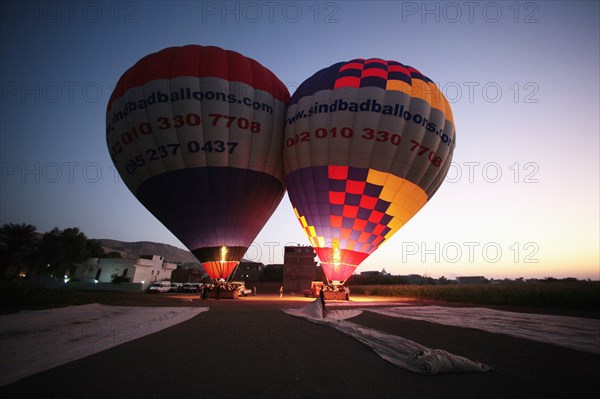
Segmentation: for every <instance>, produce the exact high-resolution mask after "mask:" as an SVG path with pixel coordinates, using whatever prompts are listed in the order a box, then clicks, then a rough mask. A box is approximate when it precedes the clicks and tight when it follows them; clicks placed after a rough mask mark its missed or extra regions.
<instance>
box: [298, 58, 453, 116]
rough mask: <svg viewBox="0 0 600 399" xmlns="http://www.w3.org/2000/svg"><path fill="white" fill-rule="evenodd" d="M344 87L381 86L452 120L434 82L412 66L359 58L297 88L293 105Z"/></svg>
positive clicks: (450, 112)
mask: <svg viewBox="0 0 600 399" xmlns="http://www.w3.org/2000/svg"><path fill="white" fill-rule="evenodd" d="M342 87H353V88H364V87H378V88H381V89H385V90H392V91H400V92H403V93H405V94H408V95H409V96H411V97H416V98H420V99H422V100H424V101H426V102H427V103H429V105H431V107H433V108H436V109H439V110H442V111H443V112H444V113H445V114H446V118H448V120H453V119H452V111H451V109H450V105H449V104H448V102H447V100H446V98H445V97H444V95H443V94H442V92H441V91H440V90H439V88H438V87H437V86H436V84H435V83H434V82H433V81H432V80H431V79H429V78H428V77H427V76H425V75H423V74H422V73H421V72H419V71H418V70H417V69H415V68H413V67H410V66H408V65H404V64H402V63H400V62H398V61H391V60H382V59H380V58H369V59H362V58H357V59H354V60H350V61H347V62H339V63H337V64H333V65H331V66H330V67H328V68H325V69H322V70H321V71H319V72H317V73H316V74H314V75H313V76H312V77H310V78H309V79H307V80H306V81H305V82H303V83H302V84H301V85H300V87H298V89H297V90H296V91H295V92H294V95H293V96H292V99H291V101H290V105H293V104H296V103H297V102H298V101H299V100H300V99H301V98H303V97H306V96H313V95H314V94H315V93H316V92H318V91H320V90H335V89H339V88H342Z"/></svg>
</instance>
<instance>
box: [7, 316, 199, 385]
mask: <svg viewBox="0 0 600 399" xmlns="http://www.w3.org/2000/svg"><path fill="white" fill-rule="evenodd" d="M207 310H208V308H206V307H201V308H198V307H164V308H161V307H157V308H148V307H132V306H106V305H100V304H90V305H82V306H68V307H64V308H58V309H49V310H36V311H21V312H19V313H15V314H9V315H3V316H0V386H2V385H6V384H9V383H11V382H14V381H17V380H19V379H21V378H24V377H27V376H29V375H32V374H35V373H38V372H40V371H44V370H48V369H50V368H52V367H56V366H58V365H61V364H64V363H68V362H71V361H73V360H77V359H81V358H83V357H86V356H89V355H91V354H94V353H97V352H100V351H103V350H105V349H108V348H111V347H113V346H116V345H120V344H122V343H125V342H128V341H131V340H134V339H136V338H140V337H143V336H145V335H148V334H152V333H155V332H157V331H160V330H162V329H165V328H167V327H171V326H173V325H175V324H178V323H181V322H183V321H186V320H189V319H191V318H192V317H194V316H196V315H198V314H200V313H202V312H206V311H207Z"/></svg>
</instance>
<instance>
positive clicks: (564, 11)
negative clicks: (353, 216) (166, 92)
mask: <svg viewBox="0 0 600 399" xmlns="http://www.w3.org/2000/svg"><path fill="white" fill-rule="evenodd" d="M599 4H600V3H599V2H597V1H581V2H576V1H569V2H560V1H547V2H546V1H529V2H512V1H510V2H478V1H475V2H450V3H445V2H420V1H417V2H412V1H398V2H392V1H389V2H367V1H363V2H361V1H348V2H314V1H306V2H285V1H283V2H280V1H273V2H262V1H259V2H248V3H245V2H189V1H188V2H178V1H153V2H135V1H129V2H116V1H107V2H104V1H96V2H95V1H82V2H78V1H69V2H62V1H60V2H58V1H57V2H20V1H14V2H4V1H3V2H2V3H0V33H1V36H0V51H1V52H0V79H1V87H0V90H1V93H0V101H1V108H0V134H1V136H0V161H1V176H0V177H1V191H0V224H4V223H29V224H32V225H34V226H36V227H37V229H38V231H39V232H45V231H48V230H51V229H52V228H53V227H55V226H57V227H59V228H61V229H64V228H67V227H79V228H80V229H81V230H82V231H83V232H84V233H85V234H86V235H87V236H88V237H90V238H111V239H118V240H122V241H154V242H163V243H168V244H172V245H175V246H178V247H181V248H183V244H181V242H179V241H178V240H177V239H176V238H175V237H174V236H173V235H172V234H171V233H170V232H169V231H168V230H167V229H166V228H165V227H164V226H162V224H161V223H160V222H159V221H158V220H157V219H156V218H154V216H152V215H151V214H150V213H149V212H148V211H147V210H146V209H145V208H144V207H143V206H142V205H141V204H140V203H139V202H138V201H137V200H136V198H135V197H134V196H133V195H132V194H131V193H130V191H129V190H128V189H127V187H126V186H125V185H124V183H123V182H122V181H121V180H120V179H119V177H118V174H117V172H116V170H115V169H114V167H113V166H112V162H111V159H110V157H109V153H108V150H107V148H106V143H105V112H106V105H107V102H108V99H109V97H110V94H111V93H112V89H113V88H114V85H115V84H116V82H117V80H118V79H119V77H120V76H121V75H122V74H123V72H125V71H126V70H127V69H128V68H129V67H131V66H132V65H133V64H134V63H135V62H137V61H138V60H139V59H140V58H142V57H143V56H145V55H147V54H150V53H153V52H156V51H159V50H161V49H163V48H165V47H171V46H181V45H186V44H199V45H215V46H219V47H222V48H225V49H228V50H234V51H237V52H240V53H241V54H243V55H245V56H247V57H251V58H254V59H256V60H257V61H259V62H260V63H261V64H263V65H264V66H265V67H267V68H269V69H270V70H271V71H273V72H274V73H275V74H276V75H277V76H278V77H279V79H281V81H283V82H284V83H285V84H286V85H287V87H288V89H289V91H290V93H293V92H294V90H295V89H296V87H297V86H298V85H299V84H300V83H301V82H302V81H304V80H305V79H307V78H308V77H310V76H311V75H312V74H314V73H315V72H317V71H318V70H320V69H322V68H325V67H328V66H330V65H332V64H334V63H336V62H340V61H347V60H350V59H353V58H374V57H377V58H383V59H389V60H396V61H400V62H402V63H404V64H407V65H410V66H413V67H415V68H417V69H419V70H420V71H421V72H423V74H425V75H426V76H428V77H429V78H431V79H432V80H433V81H435V82H436V83H437V84H438V86H439V87H440V89H441V90H442V92H443V93H444V94H445V95H446V96H447V98H448V100H449V102H450V103H451V106H452V109H453V113H454V120H455V124H456V132H457V143H456V149H455V152H454V158H453V163H452V166H451V168H450V171H449V173H448V176H447V178H446V181H445V182H444V184H442V186H441V188H440V189H439V191H438V192H437V193H436V195H435V196H434V197H433V198H432V200H431V201H430V202H429V203H428V204H427V205H426V206H425V207H424V208H423V209H422V210H421V211H420V212H419V213H418V214H417V215H416V216H415V217H414V218H413V219H411V220H410V221H409V222H408V223H407V224H406V226H404V227H403V228H402V229H401V230H400V231H398V233H396V235H394V236H393V237H392V238H391V239H390V240H389V241H388V242H387V243H385V244H384V245H383V246H382V247H381V248H379V249H378V250H377V251H376V252H375V253H373V254H372V255H371V256H370V257H369V258H368V259H367V260H366V261H365V262H364V263H363V264H362V265H361V266H360V267H359V268H358V269H357V270H358V272H361V271H367V270H381V269H382V268H385V270H386V271H388V272H390V273H393V274H412V273H415V274H422V275H424V274H426V275H430V276H432V277H440V276H445V277H447V278H454V277H456V276H465V275H483V276H486V277H488V278H492V277H493V278H504V277H509V278H516V277H525V278H531V277H539V278H543V277H547V276H553V277H577V278H591V279H594V280H597V279H599V278H600V266H599V263H600V260H599V258H600V253H599V241H600V237H599V229H600V227H599V219H600V215H599V208H600V205H599V204H600V199H599V190H600V187H599V185H600V183H599V182H600V176H599V170H600V166H599V148H600V144H599V136H600V120H599V119H600V118H599V109H600V99H599V97H600V94H599V93H600V81H599V80H600V79H599V75H600V72H599V71H600V60H599V51H600V43H599V41H600V28H599V26H600V10H599ZM295 244H302V245H307V244H308V239H307V238H306V237H305V236H304V234H303V232H302V229H301V227H300V225H299V223H298V221H297V220H296V218H295V216H294V212H293V210H292V207H291V204H290V202H289V200H288V198H287V196H286V197H284V199H283V201H282V203H281V204H280V206H279V208H278V209H277V210H276V212H275V213H274V215H273V216H272V218H271V219H270V220H269V222H268V223H267V224H266V225H265V227H264V229H263V230H262V232H261V233H260V234H259V236H258V237H257V238H256V240H255V244H254V245H253V246H252V247H251V248H250V249H249V251H248V252H247V254H246V258H247V259H251V260H257V261H262V262H263V263H265V264H266V263H282V262H283V247H284V246H285V245H295Z"/></svg>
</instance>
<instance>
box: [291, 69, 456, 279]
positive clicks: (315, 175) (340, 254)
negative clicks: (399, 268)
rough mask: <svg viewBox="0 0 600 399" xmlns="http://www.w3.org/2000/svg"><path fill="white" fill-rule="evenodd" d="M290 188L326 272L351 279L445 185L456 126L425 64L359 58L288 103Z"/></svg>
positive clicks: (317, 78) (307, 85) (318, 77)
mask: <svg viewBox="0 0 600 399" xmlns="http://www.w3.org/2000/svg"><path fill="white" fill-rule="evenodd" d="M284 139H285V141H284V168H285V184H286V188H287V190H288V194H289V197H290V201H291V203H292V205H293V207H294V211H295V213H296V216H297V218H298V220H299V221H300V224H301V226H302V228H303V229H304V231H305V233H306V235H307V236H308V238H309V240H310V242H311V244H312V245H313V247H314V248H315V251H316V252H317V255H318V256H319V259H320V261H321V265H322V267H323V270H324V272H325V275H326V277H327V278H328V279H329V280H330V281H331V280H338V281H344V280H346V279H347V278H348V277H350V276H351V275H352V273H353V272H354V270H355V269H356V267H357V266H358V265H360V263H361V262H362V261H364V260H365V259H366V258H367V257H368V256H369V255H370V254H371V253H373V251H375V250H376V249H377V248H378V247H379V246H380V245H382V244H383V243H384V242H385V241H386V240H387V239H389V238H390V237H391V236H392V235H393V234H394V233H395V232H396V231H397V230H398V229H399V228H400V227H402V226H403V225H404V224H405V223H406V222H408V220H409V219H410V218H411V217H412V216H414V215H415V214H416V213H417V212H418V211H419V210H420V209H421V208H422V207H423V205H425V203H426V202H427V201H428V200H429V199H430V198H431V196H432V195H433V194H434V193H435V192H436V190H437V189H438V188H439V186H440V184H441V183H442V181H443V180H444V177H445V176H446V174H447V172H448V168H449V166H450V162H451V160H452V154H453V151H454V146H455V131H454V122H453V117H452V111H451V109H450V106H449V104H448V101H447V100H446V98H445V97H444V96H443V94H442V93H441V92H440V90H439V89H438V88H437V86H436V85H435V84H434V83H433V82H432V81H431V80H430V79H429V78H427V77H426V76H424V75H423V74H421V73H420V72H419V71H418V70H416V69H414V68H412V67H409V66H405V65H403V64H401V63H399V62H396V61H385V60H382V59H355V60H351V61H348V62H340V63H337V64H334V65H332V66H330V67H329V68H325V69H323V70H321V71H319V72H317V73H316V74H314V75H313V76H312V77H310V78H309V79H307V80H306V81H305V82H303V83H302V84H301V85H300V86H299V87H298V89H297V90H296V92H295V93H294V95H293V96H292V98H291V100H290V105H289V107H288V111H287V117H286V127H285V136H284Z"/></svg>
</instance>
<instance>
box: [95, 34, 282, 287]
mask: <svg viewBox="0 0 600 399" xmlns="http://www.w3.org/2000/svg"><path fill="white" fill-rule="evenodd" d="M288 101H289V93H288V91H287V88H286V87H285V85H284V84H283V83H282V82H281V81H280V80H279V79H277V77H276V76H275V75H274V74H273V73H272V72H271V71H269V70H268V69H266V68H265V67H263V66H262V65H260V64H259V63H258V62H256V61H254V60H252V59H249V58H246V57H244V56H243V55H241V54H239V53H236V52H233V51H227V50H223V49H220V48H217V47H202V46H195V45H190V46H184V47H172V48H167V49H164V50H162V51H159V52H157V53H154V54H151V55H148V56H147V57H144V58H142V59H141V60H140V61H138V62H137V63H136V64H135V65H134V66H133V67H131V68H130V69H129V70H128V71H127V72H125V74H124V75H123V76H122V77H121V78H120V79H119V81H118V83H117V85H116V87H115V89H114V92H113V94H112V96H111V98H110V101H109V103H108V108H107V116H106V124H107V129H106V140H107V145H108V148H109V151H110V154H111V157H112V159H113V162H114V163H115V166H116V168H117V170H118V171H119V174H120V175H121V177H122V178H123V181H124V182H125V184H126V185H127V187H128V188H129V189H130V190H131V192H132V193H133V194H134V195H135V196H136V197H137V198H138V200H139V201H140V202H141V203H142V204H143V205H144V206H145V207H146V208H147V209H148V210H149V211H150V212H151V213H152V214H153V215H154V216H155V217H156V218H157V219H158V220H160V221H161V222H162V223H163V224H164V225H165V226H166V227H167V228H168V229H169V230H170V231H171V232H172V233H173V234H174V235H175V236H177V238H178V239H179V240H180V241H181V242H182V243H184V244H185V245H186V246H187V247H188V248H189V249H190V250H191V251H192V252H193V253H194V255H195V256H196V257H197V258H198V259H199V260H200V261H201V262H202V263H203V265H204V268H205V269H206V271H207V272H208V274H209V275H210V277H212V278H213V279H218V278H227V277H228V276H229V274H230V273H231V272H232V271H233V269H234V268H235V267H236V266H237V264H238V262H239V261H240V260H241V258H242V256H243V255H244V253H245V252H246V250H247V249H248V246H249V245H250V244H251V243H252V241H253V240H254V238H255V237H256V236H257V235H258V233H259V232H260V230H261V229H262V227H263V226H264V224H265V223H266V221H267V220H268V219H269V217H270V216H271V214H272V213H273V211H274V210H275V208H276V207H277V205H278V204H279V202H280V201H281V199H282V197H283V194H284V185H283V166H282V158H281V146H282V135H283V124H284V117H285V110H286V106H287V103H288Z"/></svg>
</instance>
